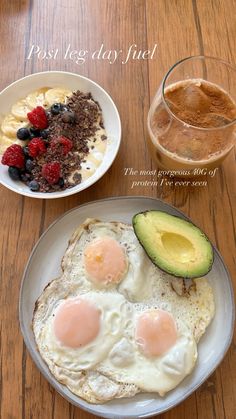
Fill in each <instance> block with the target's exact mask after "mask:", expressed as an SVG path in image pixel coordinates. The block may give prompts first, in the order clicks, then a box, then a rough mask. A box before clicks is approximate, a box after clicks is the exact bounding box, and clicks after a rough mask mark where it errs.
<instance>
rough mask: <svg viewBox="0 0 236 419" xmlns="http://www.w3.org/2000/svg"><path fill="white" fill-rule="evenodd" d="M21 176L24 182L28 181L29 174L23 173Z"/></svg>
mask: <svg viewBox="0 0 236 419" xmlns="http://www.w3.org/2000/svg"><path fill="white" fill-rule="evenodd" d="M20 178H21V180H22V182H28V180H29V174H26V173H21V175H20Z"/></svg>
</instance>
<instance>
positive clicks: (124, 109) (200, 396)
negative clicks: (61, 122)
mask: <svg viewBox="0 0 236 419" xmlns="http://www.w3.org/2000/svg"><path fill="white" fill-rule="evenodd" d="M235 8H236V1H235V0H208V1H205V0H192V1H190V0H186V1H185V0H175V1H174V0H146V1H145V0H57V1H56V0H44V1H39V0H34V1H33V0H22V1H20V0H14V1H11V2H10V1H7V0H2V1H1V4H0V14H1V24H0V40H1V43H0V48H1V81H0V87H1V88H4V87H6V86H7V85H8V84H10V83H11V82H13V81H14V80H16V79H18V78H20V77H23V76H25V75H28V74H31V73H34V72H38V71H44V70H68V71H71V72H77V73H79V74H82V75H85V76H88V77H90V78H92V79H93V80H95V81H96V82H98V83H100V84H101V85H102V86H104V88H105V89H106V90H107V91H108V92H109V93H110V94H111V96H112V97H113V99H114V101H115V102H116V104H117V106H118V109H119V112H120V115H121V121H122V129H123V140H122V145H121V148H120V152H119V154H118V157H117V158H116V160H115V162H114V164H113V166H112V167H111V169H110V170H109V171H108V173H107V174H106V175H105V176H104V177H103V178H102V179H101V180H100V181H99V182H97V183H96V184H95V185H94V186H92V187H90V188H89V189H88V190H86V191H84V192H82V193H80V194H77V195H74V196H72V197H68V198H64V199H57V200H48V201H46V200H38V199H30V198H26V197H22V196H20V195H17V194H15V193H13V192H11V191H9V190H7V189H6V188H5V187H1V199H0V213H1V220H2V222H1V240H0V243H1V292H0V314H1V346H0V350H1V388H0V409H1V418H2V419H20V418H22V419H30V418H37V419H49V418H52V419H53V418H54V419H67V418H68V419H69V418H71V419H72V418H73V419H88V418H92V415H90V414H88V413H85V412H83V411H82V410H80V409H78V408H76V407H74V406H72V405H70V404H69V403H68V402H67V401H65V400H64V399H63V398H62V397H61V396H59V395H58V394H57V393H56V392H55V391H54V389H53V388H52V387H51V386H50V385H49V384H48V383H47V381H46V380H45V379H44V378H43V377H42V375H41V374H40V373H39V371H38V370H37V368H36V366H35V365H34V364H33V362H32V360H31V358H30V356H29V354H28V352H27V350H26V348H25V346H24V343H23V339H22V336H21V333H20V329H19V323H18V296H19V288H20V283H21V277H22V273H23V270H24V266H25V264H26V262H27V259H28V257H29V255H30V252H31V250H32V247H33V246H34V244H35V243H36V241H37V240H38V238H39V237H40V235H41V234H42V233H43V231H44V230H45V229H46V228H47V227H48V226H49V224H50V223H52V222H53V221H54V220H55V219H56V218H57V217H58V216H59V215H61V214H63V213H64V212H65V211H67V210H69V209H70V208H73V207H75V206H77V205H80V204H81V203H83V202H88V201H91V200H96V199H99V198H104V197H110V196H118V195H146V196H153V197H160V198H162V199H163V200H165V201H166V202H169V203H171V204H173V205H175V206H176V207H177V208H179V209H180V210H182V211H183V212H184V213H185V214H187V215H189V216H190V217H191V218H192V219H193V220H194V222H196V223H197V224H198V225H199V226H200V227H202V228H203V229H204V231H205V232H206V233H207V234H208V236H209V237H210V238H211V240H212V242H213V243H215V244H216V246H217V247H218V249H219V250H220V252H221V253H222V255H223V257H224V259H225V262H226V264H227V266H228V268H229V271H230V273H231V275H232V279H233V281H234V283H236V272H235V254H236V253H235V250H236V249H235V224H236V211H235V208H236V171H235V152H234V151H233V152H232V153H231V154H230V156H229V157H228V158H227V160H226V161H225V163H224V165H223V166H222V167H221V168H220V169H219V170H218V172H217V174H216V176H215V177H213V178H212V179H209V180H208V185H207V186H206V187H195V188H187V187H176V188H170V187H167V186H163V187H159V188H156V187H151V186H150V187H144V186H139V187H135V188H131V186H132V176H129V177H128V176H126V177H125V176H124V168H125V167H132V168H134V169H138V170H140V169H150V170H151V169H154V168H155V165H154V163H153V162H152V161H151V159H150V155H149V153H148V150H147V147H146V143H145V135H146V134H145V129H146V119H147V112H148V108H149V105H150V100H151V98H152V97H153V95H154V93H155V91H156V88H157V86H158V85H159V84H160V81H161V79H162V77H163V75H164V74H165V72H166V71H167V70H168V69H169V67H170V66H171V65H172V64H173V63H175V62H176V61H177V60H179V59H181V58H183V57H186V56H189V55H196V54H199V53H201V54H206V55H213V56H218V57H222V58H223V59H225V60H227V61H229V62H231V63H232V64H236V62H235V56H236V25H235V23H236V19H235ZM69 44H70V48H71V49H75V50H76V49H77V50H80V49H86V50H88V51H93V50H96V49H98V48H99V47H100V46H101V44H104V48H105V49H106V50H110V49H116V50H119V49H123V50H127V49H128V48H129V46H130V45H131V44H136V45H137V46H138V49H142V50H146V49H152V48H153V47H154V45H155V44H157V51H156V52H155V54H154V57H153V59H152V60H151V59H150V60H142V59H140V60H129V61H128V63H126V64H124V65H122V64H121V61H120V60H118V59H117V60H116V61H115V62H114V63H113V64H109V62H108V60H105V59H103V60H102V59H100V60H99V59H97V60H92V59H91V57H89V58H88V59H86V60H85V62H84V64H82V65H78V64H76V62H74V61H72V60H69V59H64V56H63V54H64V53H65V51H66V49H67V47H68V46H69ZM32 45H35V47H37V46H39V47H40V49H42V50H44V49H46V48H48V49H49V50H51V49H53V50H55V49H56V48H58V49H59V52H58V54H57V56H56V58H55V59H51V60H49V59H46V58H45V59H42V56H43V55H42V54H43V53H41V55H40V57H38V56H36V54H34V55H33V56H32V58H30V59H27V58H28V56H29V53H30V49H31V47H32ZM143 180H145V177H144V178H143ZM235 400H236V342H235V340H234V343H232V345H231V348H230V350H229V351H228V353H227V355H226V357H225V359H224V360H223V362H222V363H221V365H220V366H219V367H218V368H217V370H216V371H215V372H214V373H213V374H212V375H211V377H210V378H209V379H208V380H207V381H206V382H205V383H204V384H203V385H202V386H201V387H200V388H199V389H198V390H197V391H196V392H195V393H194V394H192V396H190V397H189V398H188V399H187V400H186V401H185V402H183V403H182V404H181V405H179V406H178V407H176V408H174V409H172V410H171V411H169V412H167V413H165V414H163V415H160V416H159V417H160V419H189V418H191V419H196V418H198V419H235V418H236V405H235Z"/></svg>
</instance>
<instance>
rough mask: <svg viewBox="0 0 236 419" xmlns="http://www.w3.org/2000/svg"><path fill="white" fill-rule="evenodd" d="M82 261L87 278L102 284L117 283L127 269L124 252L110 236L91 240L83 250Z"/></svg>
mask: <svg viewBox="0 0 236 419" xmlns="http://www.w3.org/2000/svg"><path fill="white" fill-rule="evenodd" d="M84 263H85V269H86V272H87V274H88V276H89V278H90V279H91V280H92V281H94V282H96V283H98V284H103V285H107V284H110V283H114V284H117V283H119V282H120V281H121V279H122V278H123V276H124V274H125V272H126V270H127V260H126V255H125V252H124V250H123V248H122V247H121V246H120V244H119V243H118V242H117V241H116V240H114V239H113V238H112V237H101V238H99V239H96V240H94V241H93V242H91V243H90V244H89V245H88V246H87V247H86V248H85V250H84Z"/></svg>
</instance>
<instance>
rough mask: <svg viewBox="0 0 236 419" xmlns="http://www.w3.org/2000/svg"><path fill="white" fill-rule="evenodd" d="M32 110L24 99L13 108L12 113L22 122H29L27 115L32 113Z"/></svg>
mask: <svg viewBox="0 0 236 419" xmlns="http://www.w3.org/2000/svg"><path fill="white" fill-rule="evenodd" d="M30 110H31V109H30V108H29V107H28V105H27V102H26V100H25V99H22V100H19V102H17V103H15V105H13V106H12V108H11V113H12V115H13V116H14V117H15V118H16V119H19V120H20V121H28V118H27V113H28V112H30Z"/></svg>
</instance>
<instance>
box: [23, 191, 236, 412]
mask: <svg viewBox="0 0 236 419" xmlns="http://www.w3.org/2000/svg"><path fill="white" fill-rule="evenodd" d="M147 209H158V210H163V211H166V212H168V213H170V214H173V215H178V216H180V217H182V218H184V216H183V214H181V213H180V212H179V211H178V210H176V209H175V208H173V207H171V206H169V205H167V204H166V203H164V202H162V201H160V200H157V199H151V198H144V197H132V198H129V197H124V198H113V199H107V200H101V201H96V202H91V203H89V204H85V205H81V206H80V207H78V208H75V209H73V210H71V211H69V212H67V213H66V214H64V215H63V216H62V217H60V218H59V219H58V220H57V221H56V222H54V223H53V224H52V225H51V226H50V227H49V228H48V229H47V230H46V232H45V233H44V234H43V235H42V237H41V238H40V240H39V241H38V243H37V244H36V246H35V248H34V250H33V252H32V254H31V256H30V258H29V262H28V264H27V267H26V270H25V273H24V276H23V281H22V286H21V292H20V324H21V330H22V333H23V336H24V340H25V343H26V346H27V348H28V350H29V352H30V354H31V356H32V358H33V360H34V362H35V363H36V365H37V367H38V368H39V370H40V371H41V372H42V374H43V375H44V376H45V378H46V379H47V380H48V381H49V382H50V383H51V384H52V386H53V387H54V388H55V389H56V390H57V391H58V392H59V393H60V394H61V395H62V396H63V397H65V398H66V399H67V400H68V401H69V402H71V403H73V404H74V405H76V406H79V407H80V408H82V409H84V410H87V411H89V412H91V413H93V414H96V415H98V416H101V417H104V418H109V419H118V418H126V419H127V418H130V419H131V418H133V419H134V418H135V419H137V418H144V417H148V416H153V415H156V414H159V413H161V412H164V411H166V410H168V409H170V408H172V407H174V406H176V405H177V404H178V403H180V402H181V401H183V400H184V399H185V398H186V397H188V396H189V395H190V394H191V393H192V392H193V391H194V390H196V389H197V388H198V387H199V386H200V385H201V384H202V383H203V381H204V380H206V378H207V377H208V376H209V375H210V374H211V373H212V372H213V371H214V369H215V368H216V367H217V366H218V365H219V363H220V362H221V361H222V359H223V357H224V355H225V353H226V351H227V349H228V348H229V345H230V342H231V339H232V333H233V326H234V300H233V291H232V285H231V280H230V276H229V273H228V271H227V269H226V267H225V265H224V262H223V260H222V258H221V256H220V255H219V253H218V251H217V250H216V249H215V250H214V253H215V261H214V265H213V269H212V271H211V272H210V273H209V274H208V279H209V281H210V283H211V285H212V287H213V290H214V295H215V302H216V314H215V317H214V319H213V321H212V323H211V324H210V326H209V328H208V329H207V332H206V334H205V335H204V337H203V338H202V339H201V341H200V343H199V346H198V350H199V358H198V362H197V365H196V367H195V369H194V371H193V373H192V374H191V375H190V376H189V377H187V378H186V379H185V380H184V381H183V382H182V383H181V384H180V385H179V386H178V387H177V388H176V389H175V390H173V391H171V392H170V393H168V394H167V395H166V396H165V397H164V398H160V397H158V396H155V395H153V394H141V395H137V396H135V397H133V398H131V399H123V400H119V399H116V400H114V401H111V402H108V403H106V404H104V405H92V404H89V403H87V402H85V401H84V400H82V399H80V398H79V397H77V396H75V395H74V394H73V393H71V392H70V391H69V390H68V389H67V388H66V387H64V386H63V385H62V384H60V383H58V382H57V381H56V380H55V379H54V377H53V376H52V374H51V373H50V371H49V370H48V368H47V366H46V364H45V363H44V362H43V360H42V359H41V357H40V355H39V353H38V351H37V349H36V345H35V341H34V337H33V334H32V328H31V321H32V315H33V310H34V304H35V301H36V300H37V298H38V297H39V295H40V294H41V292H42V291H43V289H44V287H45V286H46V284H48V282H49V281H50V280H51V279H53V278H56V277H57V276H58V275H59V274H60V261H61V258H62V256H63V254H64V252H65V250H66V247H67V242H68V239H69V238H70V236H71V234H72V232H73V231H74V230H75V228H76V227H77V226H78V225H79V224H80V223H81V222H83V221H84V220H85V218H87V217H94V218H98V219H101V220H104V221H114V220H115V221H122V222H126V223H130V222H131V219H132V216H133V215H134V214H135V213H137V212H139V211H144V210H147Z"/></svg>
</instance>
